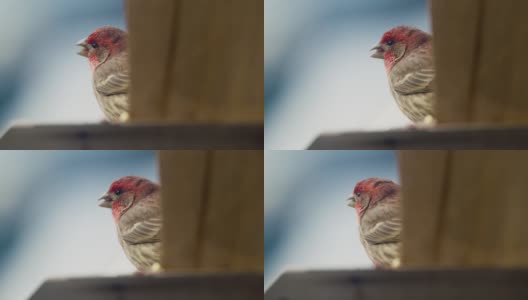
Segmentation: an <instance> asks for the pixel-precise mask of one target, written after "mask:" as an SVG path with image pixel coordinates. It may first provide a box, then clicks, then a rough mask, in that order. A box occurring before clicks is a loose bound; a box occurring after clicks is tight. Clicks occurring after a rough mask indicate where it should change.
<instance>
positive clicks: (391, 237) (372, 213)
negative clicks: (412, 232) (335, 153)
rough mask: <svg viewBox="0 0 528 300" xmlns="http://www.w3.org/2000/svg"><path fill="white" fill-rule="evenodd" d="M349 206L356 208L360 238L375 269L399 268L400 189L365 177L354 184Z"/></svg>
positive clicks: (376, 179)
mask: <svg viewBox="0 0 528 300" xmlns="http://www.w3.org/2000/svg"><path fill="white" fill-rule="evenodd" d="M348 200H349V203H348V205H349V206H351V207H354V208H355V209H356V212H357V215H358V220H359V237H360V240H361V244H363V247H364V248H365V251H366V252H367V255H368V256H369V257H370V259H371V260H372V262H373V263H374V265H376V267H381V268H396V267H398V266H399V265H400V232H401V227H402V222H401V215H400V186H399V185H397V184H396V183H394V182H392V181H390V180H386V179H381V178H368V179H364V180H362V181H360V182H358V183H357V184H356V187H355V188H354V193H353V194H352V196H350V197H349V198H348Z"/></svg>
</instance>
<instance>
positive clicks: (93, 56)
mask: <svg viewBox="0 0 528 300" xmlns="http://www.w3.org/2000/svg"><path fill="white" fill-rule="evenodd" d="M127 41H128V35H127V33H126V32H125V31H123V30H121V29H119V28H116V27H112V26H102V27H99V28H97V29H95V30H94V31H93V32H92V33H90V34H89V35H88V36H87V37H86V38H84V39H82V40H80V41H79V42H78V43H77V46H79V47H81V50H80V51H79V52H78V54H79V55H81V56H85V57H88V60H89V61H90V65H91V66H92V68H95V67H96V66H97V65H99V64H101V63H102V62H104V61H105V60H107V59H108V58H109V57H111V56H113V55H116V54H118V53H120V52H122V51H124V50H126V48H127Z"/></svg>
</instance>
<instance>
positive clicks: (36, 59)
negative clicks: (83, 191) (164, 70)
mask: <svg viewBox="0 0 528 300" xmlns="http://www.w3.org/2000/svg"><path fill="white" fill-rule="evenodd" d="M0 3H1V6H2V7H4V8H5V9H2V10H0V19H1V20H2V21H1V25H2V26H0V45H2V46H1V47H0V134H2V133H3V132H5V130H6V129H7V126H9V125H10V124H12V123H13V122H23V123H28V122H31V123H86V122H100V121H102V119H103V115H102V113H101V112H100V110H99V108H98V106H97V103H96V100H95V96H94V95H93V91H92V82H91V74H90V68H89V65H88V60H87V59H86V58H85V57H82V56H79V55H77V51H78V49H77V48H78V47H77V46H75V44H76V43H77V41H79V40H80V39H82V38H85V37H86V36H87V35H88V34H89V33H90V32H91V31H92V30H93V29H94V28H96V27H99V26H102V25H113V26H117V27H120V28H125V21H124V10H123V8H124V5H123V1H122V0H91V1H71V0H24V1H19V0H0Z"/></svg>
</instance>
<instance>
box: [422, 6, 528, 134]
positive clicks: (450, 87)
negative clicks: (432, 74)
mask: <svg viewBox="0 0 528 300" xmlns="http://www.w3.org/2000/svg"><path fill="white" fill-rule="evenodd" d="M526 9H528V4H527V3H526V1H517V0H505V1H495V0H482V1H481V0H462V1H459V0H432V5H431V10H432V16H433V34H434V51H435V65H436V69H437V77H436V80H437V82H436V84H437V86H436V89H435V93H436V95H437V100H438V101H437V110H438V116H439V117H438V119H439V122H440V123H450V122H467V123H470V122H471V123H502V124H526V123H528V102H527V101H526V99H527V96H528V86H527V85H526V84H525V81H526V80H525V78H526V76H525V75H524V73H525V70H526V68H527V67H528V58H526V55H525V54H524V52H525V50H524V49H526V47H527V46H528V37H527V36H528V23H527V22H526V21H525V17H524V12H525V11H526Z"/></svg>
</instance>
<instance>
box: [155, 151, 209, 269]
mask: <svg viewBox="0 0 528 300" xmlns="http://www.w3.org/2000/svg"><path fill="white" fill-rule="evenodd" d="M209 159H210V154H208V151H160V152H159V164H160V177H161V187H162V189H161V195H162V208H163V228H164V232H163V239H162V240H163V255H162V265H163V267H164V269H167V270H178V271H189V270H196V269H198V268H199V260H200V253H199V251H200V250H199V249H200V243H201V241H200V239H201V238H200V236H201V232H202V230H203V228H202V225H203V224H202V223H203V220H202V219H203V212H204V210H205V209H206V207H205V205H206V204H207V203H206V197H207V191H206V189H205V188H204V184H206V180H207V177H208V174H207V173H208V168H209V166H208V163H209Z"/></svg>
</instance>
